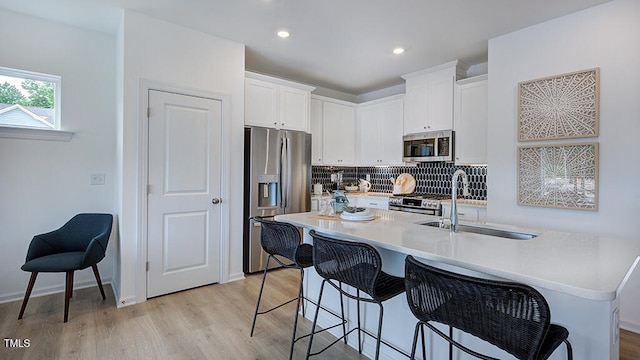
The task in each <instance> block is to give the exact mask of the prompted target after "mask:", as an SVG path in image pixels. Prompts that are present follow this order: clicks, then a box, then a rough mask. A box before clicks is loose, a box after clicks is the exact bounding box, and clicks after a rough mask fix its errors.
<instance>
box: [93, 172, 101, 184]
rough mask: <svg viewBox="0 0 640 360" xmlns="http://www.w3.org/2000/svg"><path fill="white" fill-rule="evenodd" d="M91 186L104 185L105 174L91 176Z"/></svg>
mask: <svg viewBox="0 0 640 360" xmlns="http://www.w3.org/2000/svg"><path fill="white" fill-rule="evenodd" d="M90 184H91V185H104V173H100V174H91V182H90Z"/></svg>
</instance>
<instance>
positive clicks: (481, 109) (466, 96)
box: [453, 75, 488, 165]
mask: <svg viewBox="0 0 640 360" xmlns="http://www.w3.org/2000/svg"><path fill="white" fill-rule="evenodd" d="M487 83H488V81H487V75H480V76H476V77H472V78H468V79H464V80H460V81H458V83H457V84H456V98H455V104H456V107H455V116H454V126H453V129H454V131H455V146H456V148H455V153H454V155H455V163H456V164H459V165H473V164H486V163H487Z"/></svg>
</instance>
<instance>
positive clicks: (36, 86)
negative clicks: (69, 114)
mask: <svg viewBox="0 0 640 360" xmlns="http://www.w3.org/2000/svg"><path fill="white" fill-rule="evenodd" d="M0 126H6V127H13V128H35V129H46V130H60V77H59V76H54V75H46V74H39V73H34V72H29V71H22V70H15V69H9V68H2V67H0Z"/></svg>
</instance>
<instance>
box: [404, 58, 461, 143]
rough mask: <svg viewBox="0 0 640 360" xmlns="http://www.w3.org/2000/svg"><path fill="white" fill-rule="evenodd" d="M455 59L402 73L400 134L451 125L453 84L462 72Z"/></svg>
mask: <svg viewBox="0 0 640 360" xmlns="http://www.w3.org/2000/svg"><path fill="white" fill-rule="evenodd" d="M465 70H466V69H461V66H459V63H458V61H457V60H456V61H451V62H449V63H446V64H443V65H440V66H437V67H434V68H430V69H427V70H422V71H419V72H415V73H412V74H407V75H404V76H402V77H403V78H404V79H405V80H406V96H405V103H404V134H412V133H419V132H427V131H439V130H450V129H452V128H453V103H454V85H455V81H456V78H457V77H458V76H459V75H460V74H459V73H458V72H462V73H464V71H465Z"/></svg>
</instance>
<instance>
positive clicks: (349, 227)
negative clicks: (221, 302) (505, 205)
mask: <svg viewBox="0 0 640 360" xmlns="http://www.w3.org/2000/svg"><path fill="white" fill-rule="evenodd" d="M371 210H372V211H373V212H374V213H375V215H376V219H375V220H372V221H364V222H356V221H345V220H341V219H340V218H339V217H336V218H321V217H319V216H318V215H317V213H314V212H311V213H298V214H288V215H278V216H276V220H278V221H285V222H289V223H291V224H294V225H296V226H300V227H303V228H307V229H315V230H316V231H318V232H322V233H325V234H329V235H334V236H336V237H340V238H344V239H349V240H355V241H363V242H367V243H369V244H371V245H373V246H376V247H379V248H382V249H387V250H391V251H395V252H399V253H403V254H406V255H413V256H415V257H419V258H423V259H427V260H430V261H435V262H439V263H443V264H448V265H453V266H456V267H460V268H463V269H468V270H472V271H476V272H480V273H484V274H487V275H491V276H496V277H499V278H503V279H506V280H510V281H516V282H521V283H525V284H528V285H531V286H534V287H540V288H544V289H549V290H553V291H558V292H562V293H566V294H569V295H573V296H577V297H580V298H584V299H590V300H600V301H611V300H614V299H616V297H617V296H618V294H619V292H620V290H621V289H622V287H623V286H624V284H625V282H626V280H627V279H628V277H629V276H630V274H631V273H632V271H633V269H634V268H635V266H636V265H637V263H638V262H639V261H640V256H639V255H640V243H639V242H638V241H637V240H629V239H618V238H612V237H605V236H597V235H590V234H578V233H568V232H559V231H551V230H543V229H529V228H523V227H519V228H514V227H511V226H506V225H497V224H496V225H495V226H496V227H500V228H505V229H522V230H525V231H530V232H531V231H532V232H536V233H538V234H539V235H538V236H537V237H535V238H533V239H531V240H512V239H504V238H499V237H494V236H487V235H480V234H474V233H465V232H458V233H450V232H449V231H448V230H444V229H438V228H432V227H429V226H424V225H420V224H419V223H420V222H425V221H428V220H434V219H438V217H433V216H428V215H419V214H412V213H406V212H399V211H389V210H378V209H371Z"/></svg>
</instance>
